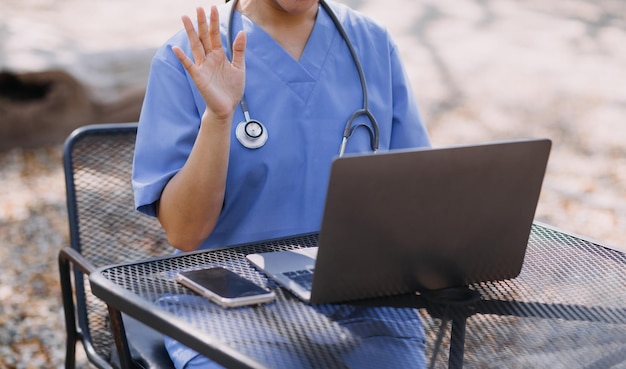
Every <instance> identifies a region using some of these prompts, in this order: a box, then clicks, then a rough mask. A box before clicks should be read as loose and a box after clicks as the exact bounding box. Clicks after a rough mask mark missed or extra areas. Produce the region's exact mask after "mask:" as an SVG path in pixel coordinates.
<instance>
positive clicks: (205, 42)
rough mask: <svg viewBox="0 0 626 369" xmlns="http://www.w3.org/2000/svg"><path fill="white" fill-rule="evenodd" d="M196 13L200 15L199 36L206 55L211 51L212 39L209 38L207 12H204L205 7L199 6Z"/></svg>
mask: <svg viewBox="0 0 626 369" xmlns="http://www.w3.org/2000/svg"><path fill="white" fill-rule="evenodd" d="M196 14H197V16H198V37H199V38H200V41H201V42H202V46H203V47H204V53H205V55H206V54H208V53H209V52H211V39H210V38H209V27H208V25H207V21H206V13H205V12H204V8H202V7H199V8H197V9H196Z"/></svg>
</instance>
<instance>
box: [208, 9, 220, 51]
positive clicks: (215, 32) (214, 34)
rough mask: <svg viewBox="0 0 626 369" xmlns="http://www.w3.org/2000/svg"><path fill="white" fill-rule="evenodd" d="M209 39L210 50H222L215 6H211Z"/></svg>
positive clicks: (218, 20) (218, 18)
mask: <svg viewBox="0 0 626 369" xmlns="http://www.w3.org/2000/svg"><path fill="white" fill-rule="evenodd" d="M209 39H210V41H211V50H222V36H221V35H220V16H219V13H218V12H217V6H215V5H213V6H211V19H210V23H209Z"/></svg>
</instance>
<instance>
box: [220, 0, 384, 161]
mask: <svg viewBox="0 0 626 369" xmlns="http://www.w3.org/2000/svg"><path fill="white" fill-rule="evenodd" d="M228 1H229V0H226V2H228ZM237 1H238V0H233V4H232V8H231V10H230V14H229V17H228V35H227V37H226V38H227V40H226V42H227V53H228V56H229V59H232V57H231V55H232V48H233V45H232V42H233V29H232V26H233V17H234V15H235V8H236V7H237ZM319 3H320V4H321V5H322V7H323V8H324V10H325V11H326V13H328V15H329V16H330V18H331V20H332V21H333V23H334V24H335V27H336V28H337V31H339V33H340V34H341V37H342V38H343V40H344V41H345V43H346V45H347V46H348V49H349V50H350V55H352V59H353V60H354V65H355V66H356V69H357V72H358V73H359V80H360V82H361V91H362V94H363V107H362V108H361V109H358V110H357V111H355V112H354V113H352V115H351V116H350V119H348V122H347V123H346V126H345V128H344V130H343V137H342V140H341V146H340V147H339V156H343V154H344V153H345V151H346V146H347V144H348V140H349V139H350V137H351V136H352V134H353V133H354V131H355V130H356V129H357V128H359V127H365V128H366V129H367V130H368V133H369V136H370V145H371V147H372V151H373V152H377V151H378V144H379V141H380V133H379V130H378V122H377V121H376V118H375V117H374V115H373V114H372V112H371V111H370V109H369V98H368V96H367V83H366V81H365V73H364V72H363V67H362V66H361V62H360V60H359V57H358V55H357V54H356V51H355V50H354V46H353V45H352V42H350V39H349V38H348V35H347V34H346V31H345V29H344V28H343V26H342V25H341V23H340V22H339V19H337V16H336V15H335V13H334V12H333V11H332V9H331V8H330V7H329V6H328V4H326V1H325V0H319ZM240 105H241V109H242V110H243V116H244V120H243V121H242V122H240V123H239V124H237V128H236V129H235V136H236V137H237V140H238V141H239V142H240V143H241V144H242V145H243V146H244V147H247V148H249V149H258V148H259V147H262V146H263V145H265V143H266V142H267V138H268V133H267V128H265V126H264V125H263V123H261V122H260V121H258V120H256V119H251V118H250V112H249V110H248V104H247V103H246V97H245V93H244V95H243V96H242V98H241V101H240ZM362 115H363V116H366V117H367V118H368V120H369V122H370V123H371V127H370V126H369V125H367V124H365V123H358V124H354V121H355V120H356V118H358V117H360V116H362Z"/></svg>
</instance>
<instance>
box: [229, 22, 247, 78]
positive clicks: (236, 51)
mask: <svg viewBox="0 0 626 369" xmlns="http://www.w3.org/2000/svg"><path fill="white" fill-rule="evenodd" d="M245 52H246V33H245V32H243V31H239V33H237V36H236V37H235V42H233V61H232V64H233V67H235V68H237V69H242V70H243V69H245V67H246V61H245Z"/></svg>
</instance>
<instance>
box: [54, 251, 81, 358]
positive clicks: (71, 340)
mask: <svg viewBox="0 0 626 369" xmlns="http://www.w3.org/2000/svg"><path fill="white" fill-rule="evenodd" d="M58 261H59V278H60V282H61V297H62V300H63V311H64V313H65V333H66V335H67V337H66V341H65V350H66V351H65V368H66V369H75V367H76V343H77V342H78V331H77V329H76V317H75V308H74V295H73V292H72V279H71V271H70V269H71V268H70V260H69V259H68V258H67V257H66V254H65V253H64V252H63V251H61V252H59V259H58Z"/></svg>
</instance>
